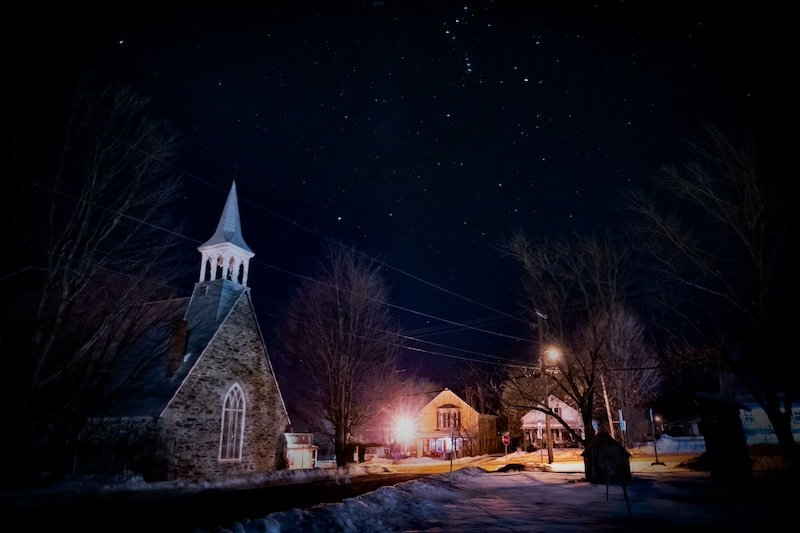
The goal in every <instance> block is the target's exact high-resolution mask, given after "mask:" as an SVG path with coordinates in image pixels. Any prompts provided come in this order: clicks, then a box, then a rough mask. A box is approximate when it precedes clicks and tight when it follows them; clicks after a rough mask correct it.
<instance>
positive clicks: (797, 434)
mask: <svg viewBox="0 0 800 533" xmlns="http://www.w3.org/2000/svg"><path fill="white" fill-rule="evenodd" d="M739 418H740V419H741V421H742V430H743V431H744V436H745V440H746V441H747V445H748V446H752V445H754V444H778V437H776V436H775V431H774V430H773V429H772V423H771V422H770V421H769V418H767V413H766V411H764V408H763V407H761V406H760V405H759V404H758V403H757V402H754V401H748V402H744V404H743V406H742V408H741V409H739ZM792 435H793V436H794V441H795V442H797V443H800V403H798V402H795V404H794V406H793V407H792Z"/></svg>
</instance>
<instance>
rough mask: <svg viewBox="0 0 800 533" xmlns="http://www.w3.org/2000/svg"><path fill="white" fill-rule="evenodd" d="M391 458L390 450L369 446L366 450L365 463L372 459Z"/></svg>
mask: <svg viewBox="0 0 800 533" xmlns="http://www.w3.org/2000/svg"><path fill="white" fill-rule="evenodd" d="M388 457H389V450H388V449H386V448H383V447H380V446H368V447H366V448H365V449H364V461H371V460H372V459H376V458H377V459H387V458H388Z"/></svg>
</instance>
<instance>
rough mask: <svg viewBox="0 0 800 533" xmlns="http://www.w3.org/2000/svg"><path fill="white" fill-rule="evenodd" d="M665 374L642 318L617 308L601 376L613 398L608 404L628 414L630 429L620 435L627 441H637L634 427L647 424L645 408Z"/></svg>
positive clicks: (659, 389) (612, 318) (613, 315)
mask: <svg viewBox="0 0 800 533" xmlns="http://www.w3.org/2000/svg"><path fill="white" fill-rule="evenodd" d="M664 375H665V372H664V364H663V362H662V360H661V358H660V357H659V356H658V355H657V354H656V352H655V350H654V349H653V348H652V346H651V345H650V344H649V343H648V342H647V341H646V335H645V331H644V326H643V325H642V322H641V321H640V320H639V319H638V318H637V317H636V316H635V315H634V314H633V313H632V312H630V311H628V310H626V309H623V308H618V309H615V310H614V311H613V314H612V317H611V326H610V331H609V335H608V342H607V344H606V354H605V356H604V357H603V369H602V375H601V380H602V384H603V385H604V386H606V387H607V391H608V396H609V398H610V400H609V403H610V406H609V407H608V408H609V409H611V410H612V413H614V410H620V411H622V413H623V416H624V417H625V420H626V425H627V427H628V431H626V432H625V433H624V435H623V434H622V431H620V435H619V436H618V438H619V439H620V440H621V441H623V443H624V444H625V445H627V446H630V445H633V444H634V441H633V439H632V438H631V435H630V429H631V428H634V427H637V428H642V427H643V424H644V422H646V417H645V412H646V410H647V408H648V406H650V405H652V402H653V401H654V400H655V399H656V397H657V396H658V393H659V392H660V391H661V388H662V385H663V382H664ZM623 436H624V439H622V437H623Z"/></svg>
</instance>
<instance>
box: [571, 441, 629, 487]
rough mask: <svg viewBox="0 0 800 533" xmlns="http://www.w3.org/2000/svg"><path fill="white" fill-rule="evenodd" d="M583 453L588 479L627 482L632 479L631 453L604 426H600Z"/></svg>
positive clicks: (590, 480)
mask: <svg viewBox="0 0 800 533" xmlns="http://www.w3.org/2000/svg"><path fill="white" fill-rule="evenodd" d="M581 455H582V456H583V464H584V466H585V468H586V480H587V481H589V482H591V483H597V482H604V483H627V482H628V481H630V480H631V454H630V453H628V450H626V449H625V447H624V446H623V445H622V444H620V443H619V442H617V441H616V440H614V438H613V437H612V436H611V435H609V434H608V431H606V430H605V429H604V428H600V430H599V431H598V432H597V434H596V435H595V436H594V438H593V439H592V440H591V442H590V443H589V444H588V445H587V446H586V449H585V450H583V452H582V453H581Z"/></svg>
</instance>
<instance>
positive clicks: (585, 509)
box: [60, 437, 794, 533]
mask: <svg viewBox="0 0 800 533" xmlns="http://www.w3.org/2000/svg"><path fill="white" fill-rule="evenodd" d="M656 444H657V447H658V453H659V459H660V461H659V464H654V462H655V461H653V452H654V449H653V443H652V442H651V443H648V444H646V445H643V446H641V447H638V448H634V449H632V450H629V451H630V452H631V453H632V459H631V471H632V473H633V479H632V480H631V481H630V482H629V483H628V484H627V485H626V487H625V489H624V490H623V487H622V486H621V485H619V484H612V485H609V486H606V485H602V484H598V485H592V484H590V483H587V482H586V481H585V477H584V473H583V461H582V458H581V456H580V453H581V451H582V450H579V449H556V450H554V456H555V461H554V462H553V463H552V464H547V453H546V452H542V451H536V452H531V453H524V452H519V451H517V452H511V453H508V454H507V455H502V454H501V455H487V456H482V457H466V458H460V459H456V460H454V461H453V463H452V464H453V469H452V471H448V468H449V467H450V462H449V461H443V460H441V459H430V458H419V459H405V460H402V461H399V462H393V461H392V460H390V459H375V460H373V461H369V462H367V463H361V464H359V465H351V466H350V468H349V473H350V476H351V477H353V478H355V477H357V476H361V475H365V474H374V473H381V472H414V471H415V469H419V471H425V470H426V469H428V470H430V469H431V468H432V467H438V468H440V470H439V471H444V472H445V473H441V474H432V475H429V476H426V477H422V478H419V479H415V480H413V481H407V482H404V483H400V484H398V485H395V486H385V487H382V488H380V489H377V490H375V491H373V492H370V493H367V494H364V495H361V496H358V497H355V498H350V499H347V500H344V501H342V502H340V503H335V504H332V503H326V504H320V505H316V506H314V507H310V508H307V509H291V510H288V511H283V512H276V513H272V514H268V515H266V516H261V517H253V518H249V519H244V518H243V519H242V521H240V522H238V523H236V524H234V526H232V529H231V530H221V529H215V530H214V533H222V532H223V531H230V532H231V533H233V532H235V533H250V532H271V533H277V532H294V531H304V532H306V531H308V532H323V531H324V532H328V531H336V532H352V533H356V532H370V533H371V532H375V533H381V532H390V531H403V532H413V531H454V530H455V531H482V532H483V531H518V532H529V531H547V532H571V531H575V532H577V531H586V530H591V529H594V530H602V531H631V530H632V529H633V530H641V531H652V530H656V531H667V530H669V531H671V530H673V529H689V530H694V531H697V530H701V529H713V530H717V529H719V528H720V526H724V527H726V528H729V529H734V530H742V529H754V530H758V531H761V530H763V529H765V527H767V526H769V525H770V524H778V523H781V521H784V522H785V521H788V520H789V519H790V518H794V517H793V516H791V515H790V513H789V510H790V501H791V500H792V499H793V494H794V492H793V490H794V486H793V485H786V484H781V483H775V482H774V479H767V478H763V477H761V474H760V473H758V472H757V476H756V477H755V479H754V481H753V482H749V483H741V484H738V485H734V486H719V485H717V484H714V483H713V482H712V481H711V479H710V475H709V473H708V472H699V471H692V470H690V469H688V468H686V466H685V464H683V463H685V461H687V460H689V459H692V458H695V457H697V456H698V455H699V454H700V453H702V452H703V451H704V450H705V447H704V445H703V440H702V438H698V439H692V438H686V437H682V438H680V439H670V438H665V437H662V438H661V439H659V440H658V441H657V443H656ZM661 463H663V464H661ZM507 464H517V465H520V467H519V468H520V470H511V471H498V469H499V468H501V467H502V466H504V465H507ZM321 465H324V466H329V465H328V463H325V462H322V463H321ZM335 475H336V469H335V468H332V467H328V468H324V467H323V468H316V469H313V470H289V471H280V472H272V473H269V474H262V475H257V476H249V477H246V478H238V479H232V480H227V481H223V482H215V483H187V482H159V483H144V482H142V481H141V479H139V478H135V477H133V478H130V479H128V480H125V481H124V482H123V483H115V484H105V485H103V484H95V485H94V490H95V491H101V492H122V493H124V492H130V493H131V494H140V495H141V494H153V493H154V492H157V491H164V492H175V491H178V492H181V493H184V494H185V493H187V492H192V491H201V490H206V489H211V488H213V489H220V488H242V487H248V486H256V485H264V484H285V483H303V482H306V481H311V480H319V479H330V480H334V479H335ZM775 479H780V480H783V479H784V478H783V477H780V478H775ZM342 481H343V478H342ZM78 486H80V487H81V489H80V491H81V493H85V491H87V490H89V489H87V484H86V480H85V479H84V480H81V481H80V485H79V484H78V480H76V485H75V487H78ZM60 490H61V491H62V492H61V494H60V495H61V496H63V495H64V490H65V487H64V486H62V487H60ZM76 490H78V489H77V488H76ZM626 494H627V501H626ZM123 495H124V494H123ZM791 504H792V505H794V503H793V502H791ZM629 506H630V514H629Z"/></svg>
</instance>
